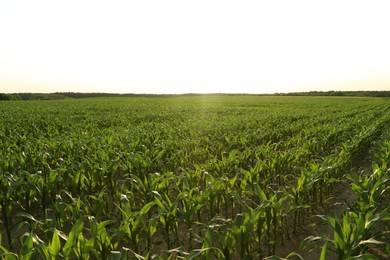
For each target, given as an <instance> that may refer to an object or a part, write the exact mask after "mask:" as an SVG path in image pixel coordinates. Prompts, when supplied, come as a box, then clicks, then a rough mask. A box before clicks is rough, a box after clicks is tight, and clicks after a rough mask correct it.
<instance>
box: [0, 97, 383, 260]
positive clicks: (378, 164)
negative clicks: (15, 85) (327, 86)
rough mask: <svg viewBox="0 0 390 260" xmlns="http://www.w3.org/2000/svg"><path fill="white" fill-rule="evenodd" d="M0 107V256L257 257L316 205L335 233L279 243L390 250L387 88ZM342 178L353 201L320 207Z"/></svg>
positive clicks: (378, 253) (325, 252)
mask: <svg viewBox="0 0 390 260" xmlns="http://www.w3.org/2000/svg"><path fill="white" fill-rule="evenodd" d="M0 117H1V119H2V120H1V121H0V140H1V142H0V208H1V210H0V230H1V237H0V255H1V257H2V258H4V259H67V258H69V259H108V258H111V259H262V258H266V257H269V256H273V255H275V254H277V249H278V248H280V247H283V245H284V244H285V243H288V240H289V239H291V237H293V236H294V234H295V233H297V232H299V230H300V229H301V227H303V226H307V225H310V224H311V223H312V219H313V216H315V217H316V218H317V219H321V220H322V221H323V223H324V225H325V224H326V225H328V226H329V227H330V228H331V229H332V230H333V232H332V234H331V235H330V236H328V235H325V234H318V235H316V236H310V237H308V238H307V239H306V240H304V241H303V242H302V246H301V249H299V248H297V249H296V251H295V252H291V254H288V253H289V252H287V254H286V255H280V256H279V257H287V258H291V259H293V258H294V257H299V255H301V253H302V252H301V251H300V250H304V248H305V246H306V247H310V246H316V247H319V250H318V256H316V258H317V259H320V258H321V259H330V258H329V256H330V255H333V256H334V255H336V256H337V257H338V259H354V258H353V257H367V258H365V259H376V258H378V259H381V258H386V257H390V246H389V243H390V206H389V201H390V199H389V187H390V180H389V162H390V130H389V129H390V128H389V125H390V99H388V98H363V97H353V98H352V97H261V96H238V95H237V96H235V95H230V96H229V95H193V96H190V95H189V96H160V97H131V98H116V97H115V98H85V99H65V100H60V101H9V102H0ZM341 184H343V185H347V186H348V187H350V188H351V191H352V192H353V193H354V198H355V199H354V201H352V202H349V203H348V205H346V206H347V208H348V210H346V211H345V212H344V213H342V214H341V215H334V214H332V212H326V214H325V215H324V214H322V215H321V216H318V213H317V210H318V209H319V208H321V207H322V205H323V204H326V203H327V201H328V199H329V198H331V197H332V196H333V195H334V192H335V191H336V190H337V189H338V188H339V187H340V185H341ZM327 256H328V257H327ZM302 257H304V256H302ZM370 257H371V258H370ZM274 258H275V259H278V257H277V256H274Z"/></svg>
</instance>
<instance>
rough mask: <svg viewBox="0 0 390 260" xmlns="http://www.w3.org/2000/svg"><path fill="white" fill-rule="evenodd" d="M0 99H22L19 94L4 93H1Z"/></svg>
mask: <svg viewBox="0 0 390 260" xmlns="http://www.w3.org/2000/svg"><path fill="white" fill-rule="evenodd" d="M0 100H22V98H21V96H20V95H18V94H2V93H0Z"/></svg>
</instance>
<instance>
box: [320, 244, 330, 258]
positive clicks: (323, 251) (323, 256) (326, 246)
mask: <svg viewBox="0 0 390 260" xmlns="http://www.w3.org/2000/svg"><path fill="white" fill-rule="evenodd" d="M327 249H328V242H325V244H324V246H323V247H322V250H321V255H320V260H326V250H327Z"/></svg>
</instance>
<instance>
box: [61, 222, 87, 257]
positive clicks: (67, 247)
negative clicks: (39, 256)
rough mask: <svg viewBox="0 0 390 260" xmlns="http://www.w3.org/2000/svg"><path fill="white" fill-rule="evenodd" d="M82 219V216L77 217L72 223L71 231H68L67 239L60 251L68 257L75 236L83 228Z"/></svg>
mask: <svg viewBox="0 0 390 260" xmlns="http://www.w3.org/2000/svg"><path fill="white" fill-rule="evenodd" d="M83 226H84V221H83V219H82V218H79V219H78V220H77V221H76V223H75V224H74V225H73V227H72V229H71V231H70V232H69V236H68V240H67V241H66V243H65V245H64V247H63V248H62V251H63V253H64V256H65V257H68V256H69V254H70V253H71V251H72V248H73V247H74V246H75V245H76V238H77V237H78V235H79V233H80V232H81V230H82V229H83Z"/></svg>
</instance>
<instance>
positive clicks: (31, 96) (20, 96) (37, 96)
mask: <svg viewBox="0 0 390 260" xmlns="http://www.w3.org/2000/svg"><path fill="white" fill-rule="evenodd" d="M183 95H185V96H192V95H202V94H191V93H188V94H183ZM206 95H229V96H230V95H241V94H223V93H215V94H206ZM245 95H251V94H245ZM169 96H179V95H173V94H171V95H170V94H165V95H157V94H116V93H79V92H56V93H15V94H2V93H0V100H60V99H65V98H92V97H169ZM258 96H352V97H390V91H308V92H291V93H275V94H259V95H258Z"/></svg>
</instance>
